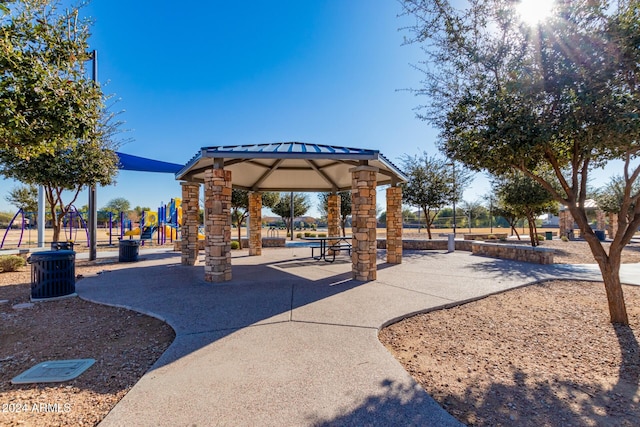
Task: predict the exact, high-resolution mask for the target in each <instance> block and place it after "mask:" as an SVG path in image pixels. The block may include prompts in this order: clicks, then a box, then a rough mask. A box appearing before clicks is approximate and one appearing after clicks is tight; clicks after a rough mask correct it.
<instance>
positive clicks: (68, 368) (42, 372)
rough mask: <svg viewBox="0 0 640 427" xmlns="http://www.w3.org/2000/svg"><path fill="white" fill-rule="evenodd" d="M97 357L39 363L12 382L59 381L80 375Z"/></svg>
mask: <svg viewBox="0 0 640 427" xmlns="http://www.w3.org/2000/svg"><path fill="white" fill-rule="evenodd" d="M95 362H96V360H95V359H74V360H50V361H47V362H42V363H38V364H37V365H36V366H34V367H33V368H30V369H27V370H26V371H24V372H23V373H21V374H20V375H18V376H17V377H15V378H14V379H12V380H11V384H31V383H57V382H63V381H69V380H72V379H74V378H76V377H78V376H79V375H80V374H81V373H83V372H84V371H86V370H87V369H89V367H90V366H91V365H93V364H94V363H95Z"/></svg>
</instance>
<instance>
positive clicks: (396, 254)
mask: <svg viewBox="0 0 640 427" xmlns="http://www.w3.org/2000/svg"><path fill="white" fill-rule="evenodd" d="M387 262H388V263H389V264H402V188H401V187H389V188H387Z"/></svg>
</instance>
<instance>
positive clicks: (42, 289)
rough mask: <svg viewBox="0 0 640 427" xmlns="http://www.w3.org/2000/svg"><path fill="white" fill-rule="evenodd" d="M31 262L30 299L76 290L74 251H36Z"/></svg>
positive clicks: (55, 296)
mask: <svg viewBox="0 0 640 427" xmlns="http://www.w3.org/2000/svg"><path fill="white" fill-rule="evenodd" d="M29 263H30V264H31V299H32V300H37V299H46V298H57V297H64V296H67V295H72V294H74V293H75V292H76V253H75V252H74V251H69V250H59V251H44V252H36V253H34V254H32V255H31V256H30V257H29Z"/></svg>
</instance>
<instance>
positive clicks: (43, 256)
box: [29, 249, 76, 262]
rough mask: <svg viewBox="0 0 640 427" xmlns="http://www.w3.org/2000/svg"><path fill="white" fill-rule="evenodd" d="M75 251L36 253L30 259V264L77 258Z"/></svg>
mask: <svg viewBox="0 0 640 427" xmlns="http://www.w3.org/2000/svg"><path fill="white" fill-rule="evenodd" d="M75 256H76V253H75V251H71V250H68V249H64V250H60V251H39V252H34V253H32V254H31V256H30V257H29V262H33V261H44V260H47V259H61V258H62V259H64V258H70V259H73V258H75Z"/></svg>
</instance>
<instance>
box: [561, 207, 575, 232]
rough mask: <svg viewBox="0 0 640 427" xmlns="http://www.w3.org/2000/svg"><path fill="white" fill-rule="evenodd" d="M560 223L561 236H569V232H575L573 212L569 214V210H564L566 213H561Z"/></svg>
mask: <svg viewBox="0 0 640 427" xmlns="http://www.w3.org/2000/svg"><path fill="white" fill-rule="evenodd" d="M558 219H559V222H558V225H559V227H560V230H559V231H560V236H559V237H562V236H567V235H568V234H567V233H568V232H569V231H572V230H573V223H574V220H573V215H571V212H569V210H568V209H567V210H564V211H560V215H559V218H558Z"/></svg>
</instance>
